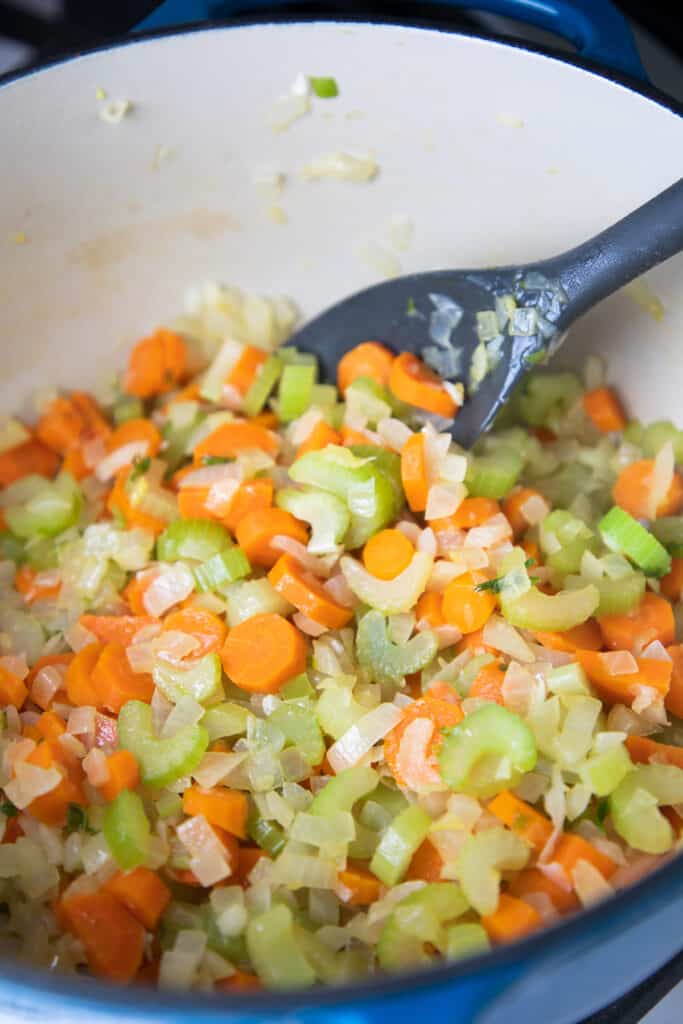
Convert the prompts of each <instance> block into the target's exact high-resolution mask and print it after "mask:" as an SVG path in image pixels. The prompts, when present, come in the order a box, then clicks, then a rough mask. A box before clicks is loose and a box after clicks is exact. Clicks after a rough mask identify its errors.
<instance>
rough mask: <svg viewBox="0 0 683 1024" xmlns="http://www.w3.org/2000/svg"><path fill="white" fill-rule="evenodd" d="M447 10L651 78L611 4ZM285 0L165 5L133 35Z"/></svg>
mask: <svg viewBox="0 0 683 1024" xmlns="http://www.w3.org/2000/svg"><path fill="white" fill-rule="evenodd" d="M445 2H446V3H447V5H448V6H449V7H458V8H466V9H468V10H475V11H476V10H479V11H485V12H486V13H488V14H498V15H502V16H504V17H507V18H514V19H516V20H517V21H522V22H525V23H527V24H529V25H534V26H535V27H536V28H541V29H545V30H546V31H548V32H554V33H555V34H556V35H558V36H561V37H562V38H563V39H566V40H567V41H568V42H570V43H572V44H573V45H574V46H575V47H576V48H577V50H578V52H579V54H580V55H581V56H582V57H586V58H588V59H589V60H592V61H595V63H596V64H600V65H602V66H603V67H605V68H607V69H609V70H611V71H617V72H620V73H622V74H625V75H629V76H630V77H631V78H636V79H638V80H639V81H646V80H647V76H646V74H645V71H644V69H643V65H642V63H641V60H640V56H639V54H638V49H637V47H636V44H635V40H634V38H633V34H632V32H631V29H630V28H629V26H628V24H627V22H626V20H625V18H624V17H623V15H622V14H620V13H619V11H618V10H617V8H616V7H615V6H614V4H613V3H611V2H610V0H543V3H539V2H538V0H445ZM286 6H287V0H165V2H164V3H162V4H160V5H159V7H157V9H156V10H155V11H153V12H152V13H151V14H150V15H148V17H147V18H145V20H144V21H143V22H141V23H140V25H138V26H137V28H136V30H135V31H147V30H152V29H159V28H170V27H173V26H178V25H189V24H196V23H197V22H202V21H211V20H213V19H223V18H230V17H232V16H234V15H236V14H247V13H253V12H262V13H264V14H266V13H268V12H269V11H272V9H273V8H279V7H286Z"/></svg>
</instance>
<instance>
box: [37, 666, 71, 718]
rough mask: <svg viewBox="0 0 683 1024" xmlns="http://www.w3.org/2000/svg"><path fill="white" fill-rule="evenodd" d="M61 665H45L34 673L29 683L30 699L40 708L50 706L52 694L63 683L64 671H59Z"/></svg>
mask: <svg viewBox="0 0 683 1024" xmlns="http://www.w3.org/2000/svg"><path fill="white" fill-rule="evenodd" d="M61 668H63V666H59V667H58V666H57V665H46V666H45V667H44V668H41V670H40V671H39V672H37V673H36V677H35V679H34V680H33V683H32V684H31V700H32V701H33V703H34V704H37V705H38V707H40V708H47V707H49V706H50V703H51V701H52V698H53V697H54V695H55V694H56V693H57V692H58V691H59V690H60V689H61V688H62V687H63V685H64V673H63V671H60V669H61Z"/></svg>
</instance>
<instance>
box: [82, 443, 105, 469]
mask: <svg viewBox="0 0 683 1024" xmlns="http://www.w3.org/2000/svg"><path fill="white" fill-rule="evenodd" d="M81 451H82V452H83V462H84V463H85V466H86V469H94V468H95V466H97V465H98V463H100V462H102V460H103V459H104V458H105V457H106V454H107V448H106V445H105V443H104V441H103V440H102V438H101V437H93V438H91V439H90V440H89V441H84V442H83V446H82V448H81Z"/></svg>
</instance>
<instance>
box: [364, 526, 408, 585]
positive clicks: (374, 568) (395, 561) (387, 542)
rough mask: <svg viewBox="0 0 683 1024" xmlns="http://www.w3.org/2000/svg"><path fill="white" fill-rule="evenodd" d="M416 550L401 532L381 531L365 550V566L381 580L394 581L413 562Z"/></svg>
mask: <svg viewBox="0 0 683 1024" xmlns="http://www.w3.org/2000/svg"><path fill="white" fill-rule="evenodd" d="M414 554H415V548H414V547H413V545H412V544H411V543H410V541H409V540H408V538H407V537H406V535H405V533H401V531H400V530H380V531H379V533H376V534H375V535H374V537H371V538H370V540H369V541H368V542H367V543H366V545H365V547H364V548H363V554H362V559H363V565H364V566H365V568H366V569H367V570H368V572H369V573H370V574H371V575H372V576H375V577H377V579H379V580H393V579H395V577H396V576H398V575H399V573H402V572H403V570H404V569H407V568H408V566H409V565H410V563H411V562H412V560H413V555H414Z"/></svg>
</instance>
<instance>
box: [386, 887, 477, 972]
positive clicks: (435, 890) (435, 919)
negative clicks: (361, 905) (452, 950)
mask: <svg viewBox="0 0 683 1024" xmlns="http://www.w3.org/2000/svg"><path fill="white" fill-rule="evenodd" d="M468 909H469V904H468V902H467V900H466V899H465V896H464V894H463V891H462V889H461V888H460V886H459V885H458V884H457V883H456V882H431V883H430V884H428V885H425V887H424V888H423V889H419V890H418V891H417V892H413V893H411V894H410V895H409V896H406V897H404V899H402V900H400V902H399V903H397V904H396V906H395V907H394V909H393V911H392V912H391V914H390V915H389V917H388V918H387V920H386V921H385V923H384V927H383V928H382V931H381V933H380V937H379V939H378V942H377V959H378V961H379V965H380V967H382V968H383V969H384V970H385V971H400V970H405V969H407V968H409V967H415V966H417V965H419V964H421V963H427V962H428V961H429V960H430V959H432V958H431V956H430V955H429V954H428V953H427V951H426V950H425V943H427V942H429V943H430V945H432V946H436V947H437V948H441V946H442V945H443V944H444V942H445V934H444V931H443V925H444V924H445V923H446V922H447V921H453V920H455V919H456V918H458V917H460V916H461V915H462V914H464V913H465V911H467V910H468Z"/></svg>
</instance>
